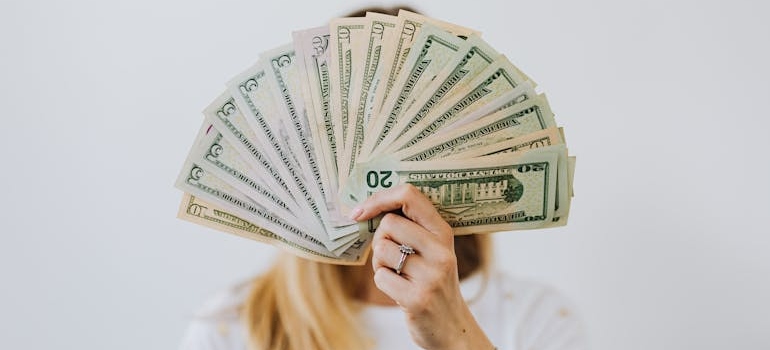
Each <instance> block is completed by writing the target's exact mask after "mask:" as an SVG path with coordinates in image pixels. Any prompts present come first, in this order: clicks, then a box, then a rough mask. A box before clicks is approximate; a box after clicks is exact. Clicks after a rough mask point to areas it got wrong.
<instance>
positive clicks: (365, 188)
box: [345, 146, 563, 234]
mask: <svg viewBox="0 0 770 350" xmlns="http://www.w3.org/2000/svg"><path fill="white" fill-rule="evenodd" d="M558 147H559V146H551V147H545V148H540V149H537V150H533V151H530V152H526V153H523V154H519V155H515V156H510V155H498V156H488V157H483V158H477V159H474V160H469V161H465V162H459V161H425V162H390V161H381V162H368V163H361V164H359V167H357V169H356V176H351V179H353V180H354V181H357V182H359V183H360V185H356V184H352V185H351V186H349V187H348V188H349V189H350V190H349V191H348V192H347V196H346V198H345V200H347V201H349V202H350V204H351V205H354V204H357V203H359V202H361V201H363V200H364V199H366V198H367V197H369V196H370V195H371V194H373V193H375V192H378V191H382V190H385V189H388V188H392V187H394V186H396V185H399V184H404V183H408V184H412V185H413V186H415V187H417V188H418V189H419V190H420V191H422V192H423V194H425V196H426V197H427V198H428V199H429V200H430V201H431V202H433V204H434V206H435V207H436V209H437V210H438V212H439V214H441V216H442V217H443V218H444V220H446V221H447V223H449V225H450V226H451V227H452V228H453V229H454V233H455V234H470V233H479V232H491V231H507V230H515V229H531V228H538V227H543V226H545V225H547V224H549V223H551V222H552V221H553V217H554V215H553V214H554V208H555V205H554V201H555V199H556V187H557V185H558V183H557V181H556V180H557V173H556V171H557V167H558V152H559V151H560V150H561V149H563V147H561V149H559V148H558ZM366 225H367V226H368V229H369V230H370V231H371V230H375V229H376V227H377V221H376V220H370V221H369V222H368V223H367V224H366Z"/></svg>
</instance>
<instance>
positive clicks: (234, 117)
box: [203, 93, 297, 203]
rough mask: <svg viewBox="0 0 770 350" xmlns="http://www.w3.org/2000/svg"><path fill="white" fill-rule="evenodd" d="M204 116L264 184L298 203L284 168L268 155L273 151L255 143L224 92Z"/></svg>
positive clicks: (256, 140) (252, 134)
mask: <svg viewBox="0 0 770 350" xmlns="http://www.w3.org/2000/svg"><path fill="white" fill-rule="evenodd" d="M203 114H204V116H205V117H206V120H207V121H208V122H209V123H211V124H213V125H214V126H215V128H216V130H217V131H218V132H221V133H222V135H223V137H224V138H225V139H227V140H228V141H229V143H230V144H231V145H233V147H235V148H236V150H237V151H238V153H240V154H241V156H242V157H244V159H246V160H247V161H248V162H249V163H250V164H251V165H252V166H253V167H254V168H255V169H256V170H257V172H258V174H260V177H261V179H262V180H263V181H264V182H265V183H267V184H269V186H270V187H272V188H275V189H276V190H277V191H281V193H283V194H284V198H287V199H289V200H291V201H293V202H295V203H297V200H296V199H297V198H296V197H295V195H294V191H292V189H291V186H290V184H289V183H288V182H287V181H286V180H287V179H290V177H289V176H288V173H287V172H286V170H285V169H284V168H282V167H279V166H276V163H275V162H274V161H273V157H271V156H270V153H271V152H273V151H274V149H273V148H272V147H269V146H264V145H263V144H262V143H261V142H259V141H258V138H257V137H256V135H255V134H254V132H253V131H252V130H251V129H250V128H249V126H248V125H247V123H246V121H245V119H244V116H243V114H242V113H241V111H240V110H239V109H238V107H237V106H236V104H235V101H234V99H233V98H232V97H230V96H229V95H228V94H227V93H223V94H221V95H220V96H219V97H217V98H216V99H215V100H214V101H213V102H212V103H211V104H210V105H209V106H208V107H206V109H205V110H204V111H203Z"/></svg>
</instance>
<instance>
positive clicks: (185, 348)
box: [179, 288, 248, 350]
mask: <svg viewBox="0 0 770 350" xmlns="http://www.w3.org/2000/svg"><path fill="white" fill-rule="evenodd" d="M244 290H247V289H243V288H238V289H232V290H227V291H225V292H222V293H218V294H216V295H214V296H213V297H212V298H210V299H209V300H208V301H207V302H206V303H204V305H203V307H201V308H200V309H199V310H198V311H197V312H196V313H195V315H194V316H193V318H192V320H191V321H190V323H189V324H188V326H187V329H186V330H185V332H184V335H183V336H182V341H181V343H180V345H179V350H214V349H216V350H246V349H247V339H248V337H247V335H246V331H245V329H244V325H243V324H242V322H241V319H240V314H239V311H238V305H240V304H241V303H243V299H244V295H245V294H244Z"/></svg>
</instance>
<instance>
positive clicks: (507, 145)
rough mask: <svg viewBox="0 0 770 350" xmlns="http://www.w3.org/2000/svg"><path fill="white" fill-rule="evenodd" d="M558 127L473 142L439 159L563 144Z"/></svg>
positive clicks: (519, 150)
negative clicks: (498, 139)
mask: <svg viewBox="0 0 770 350" xmlns="http://www.w3.org/2000/svg"><path fill="white" fill-rule="evenodd" d="M560 129H561V128H548V129H543V130H540V131H535V132H532V133H529V134H526V135H522V136H519V137H515V138H510V139H506V140H504V141H500V142H497V143H490V144H485V142H481V143H478V144H476V143H474V144H473V145H468V147H465V148H464V150H463V151H460V152H456V153H452V154H451V155H448V156H446V157H441V159H445V160H449V159H470V158H477V157H484V156H491V155H495V154H503V153H521V152H526V151H529V150H532V149H535V148H540V147H547V146H553V145H561V144H564V140H563V139H562V136H561V133H560V132H559V130H560Z"/></svg>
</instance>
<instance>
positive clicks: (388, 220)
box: [380, 213, 398, 228]
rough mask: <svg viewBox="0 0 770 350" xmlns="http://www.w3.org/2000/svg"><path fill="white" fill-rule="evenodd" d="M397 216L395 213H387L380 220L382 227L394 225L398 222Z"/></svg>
mask: <svg viewBox="0 0 770 350" xmlns="http://www.w3.org/2000/svg"><path fill="white" fill-rule="evenodd" d="M397 216H398V215H396V214H393V213H387V214H385V215H384V216H383V217H382V220H380V227H383V226H384V227H386V228H388V227H391V226H393V225H394V224H395V223H396V219H397Z"/></svg>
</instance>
